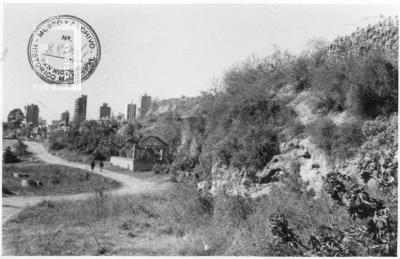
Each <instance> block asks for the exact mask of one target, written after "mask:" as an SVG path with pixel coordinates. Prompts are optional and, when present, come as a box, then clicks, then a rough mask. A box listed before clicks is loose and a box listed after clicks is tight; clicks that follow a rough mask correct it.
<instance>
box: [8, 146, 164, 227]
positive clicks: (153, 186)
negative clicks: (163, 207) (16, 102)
mask: <svg viewBox="0 0 400 259" xmlns="http://www.w3.org/2000/svg"><path fill="white" fill-rule="evenodd" d="M26 144H27V145H28V150H29V151H30V152H32V153H34V155H35V156H37V157H38V158H39V159H40V160H43V161H44V162H46V163H49V164H58V165H63V166H69V167H74V168H79V169H83V170H88V171H91V170H90V166H89V165H85V164H81V163H75V162H68V161H65V160H63V159H61V158H59V157H56V156H53V155H52V154H50V153H49V152H48V151H47V150H46V148H45V147H44V146H43V145H42V144H40V143H36V142H26ZM94 172H95V173H96V174H99V175H102V176H104V177H108V178H111V179H113V180H115V181H117V182H120V183H121V185H122V186H121V188H118V189H116V190H111V191H108V193H110V194H113V195H124V194H137V193H145V192H155V191H162V190H165V189H167V188H168V186H169V184H168V183H165V182H163V183H162V182H153V181H150V180H143V179H138V178H136V177H134V176H129V175H125V174H121V173H116V172H113V171H110V170H106V169H103V171H102V172H100V169H99V168H95V170H94ZM90 195H92V194H91V193H82V194H73V195H62V196H17V197H3V198H2V201H3V208H2V212H3V215H2V220H3V225H4V224H5V223H6V222H7V221H8V220H9V219H11V218H12V217H13V216H15V215H17V214H18V213H19V212H21V211H22V210H23V209H24V208H26V207H27V206H34V205H36V204H38V203H40V202H41V201H43V200H53V201H54V200H82V199H87V198H88V197H90Z"/></svg>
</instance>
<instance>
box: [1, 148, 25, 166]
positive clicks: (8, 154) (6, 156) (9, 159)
mask: <svg viewBox="0 0 400 259" xmlns="http://www.w3.org/2000/svg"><path fill="white" fill-rule="evenodd" d="M20 161H21V160H19V159H18V157H17V155H16V154H15V153H14V152H12V151H11V148H10V147H7V148H6V150H5V151H4V152H3V163H5V164H8V163H17V162H20Z"/></svg>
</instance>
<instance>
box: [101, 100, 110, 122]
mask: <svg viewBox="0 0 400 259" xmlns="http://www.w3.org/2000/svg"><path fill="white" fill-rule="evenodd" d="M110 116H111V107H110V106H108V104H107V103H103V106H100V119H106V118H107V119H110Z"/></svg>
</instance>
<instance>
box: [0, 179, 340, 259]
mask: <svg viewBox="0 0 400 259" xmlns="http://www.w3.org/2000/svg"><path fill="white" fill-rule="evenodd" d="M192 188H193V186H192ZM192 188H190V187H186V186H184V185H175V187H174V188H171V189H170V190H168V191H166V192H164V193H156V194H152V195H136V196H128V197H109V196H107V195H103V196H101V195H99V194H98V193H97V194H95V195H93V197H92V198H91V199H90V200H86V201H79V202H43V203H41V204H40V205H38V206H35V207H30V208H27V209H26V210H24V211H23V212H22V213H20V214H19V215H18V216H17V217H16V218H15V219H13V220H12V221H10V222H8V223H7V224H6V225H5V226H4V227H3V244H5V243H6V246H7V247H9V248H11V250H10V249H9V250H8V253H10V254H13V255H99V254H104V255H198V256H199V255H238V256H239V255H258V256H274V255H288V254H290V251H286V250H285V251H283V250H282V249H281V248H280V249H281V250H280V249H279V248H275V246H274V244H273V238H272V234H271V230H270V228H269V226H268V218H269V216H270V215H271V214H272V213H274V212H276V211H277V210H279V211H281V212H282V213H287V214H288V215H290V217H289V218H288V220H289V221H290V223H291V225H292V226H294V230H295V232H296V233H305V234H304V235H306V234H307V233H309V232H310V231H312V230H313V229H314V228H315V226H318V224H320V223H322V222H325V221H326V220H327V217H329V212H328V211H327V208H326V207H325V206H324V205H323V204H320V203H318V202H315V201H312V200H307V199H305V198H302V197H300V198H299V197H298V194H295V193H289V192H284V191H281V190H276V192H275V195H274V196H270V197H264V198H261V199H258V200H248V199H245V198H238V197H236V198H235V197H228V196H225V195H220V196H218V197H217V198H216V199H214V200H213V201H211V200H209V199H204V198H201V197H200V196H199V195H198V193H197V192H196V191H193V189H192ZM333 213H334V214H333V215H331V216H332V217H335V218H337V219H338V220H339V221H342V220H341V219H340V217H341V215H343V214H344V213H343V212H342V211H340V210H337V211H334V212H333Z"/></svg>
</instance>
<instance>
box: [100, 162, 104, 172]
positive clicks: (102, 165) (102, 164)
mask: <svg viewBox="0 0 400 259" xmlns="http://www.w3.org/2000/svg"><path fill="white" fill-rule="evenodd" d="M103 167H104V163H103V160H100V172H101V171H102V170H103Z"/></svg>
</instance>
